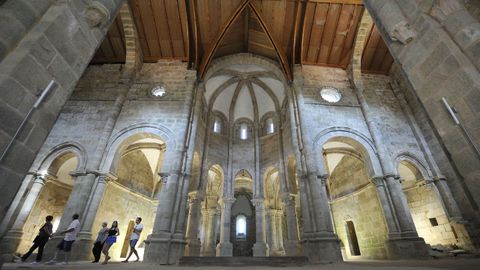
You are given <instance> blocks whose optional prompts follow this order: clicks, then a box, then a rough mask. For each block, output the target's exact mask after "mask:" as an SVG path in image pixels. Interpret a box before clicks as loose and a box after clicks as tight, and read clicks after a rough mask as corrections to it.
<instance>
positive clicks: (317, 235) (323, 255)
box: [304, 174, 342, 262]
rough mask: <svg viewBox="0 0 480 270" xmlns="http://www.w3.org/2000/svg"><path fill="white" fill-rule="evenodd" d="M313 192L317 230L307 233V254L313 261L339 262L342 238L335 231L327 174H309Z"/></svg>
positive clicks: (305, 245)
mask: <svg viewBox="0 0 480 270" xmlns="http://www.w3.org/2000/svg"><path fill="white" fill-rule="evenodd" d="M307 181H309V183H308V184H309V185H310V188H311V193H312V205H313V209H311V211H313V212H314V216H315V223H316V230H315V231H314V232H312V233H305V239H304V241H305V244H304V247H305V249H304V250H305V255H307V256H308V258H309V260H310V261H311V262H337V261H342V255H341V252H340V240H339V239H338V237H337V235H336V234H335V233H334V232H333V225H332V217H331V215H330V207H329V205H328V196H327V191H326V187H325V184H326V181H327V175H318V176H316V175H313V174H309V175H308V180H307Z"/></svg>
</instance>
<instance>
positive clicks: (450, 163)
mask: <svg viewBox="0 0 480 270" xmlns="http://www.w3.org/2000/svg"><path fill="white" fill-rule="evenodd" d="M391 76H392V79H393V80H395V82H396V83H398V85H399V87H400V88H401V89H402V90H403V93H404V94H405V98H406V101H407V103H408V106H409V108H410V109H411V111H412V113H413V116H414V118H415V121H416V122H417V123H418V126H419V128H420V130H421V132H422V134H423V136H424V138H425V140H426V142H427V144H428V147H429V148H430V150H431V152H432V155H433V158H434V160H435V162H436V164H437V165H438V167H439V170H440V173H441V174H442V175H443V176H444V177H445V178H446V179H447V183H448V186H449V187H450V189H451V190H452V194H453V196H454V198H455V200H456V201H457V203H458V204H459V206H460V210H461V212H462V215H463V217H464V218H465V219H466V220H469V221H470V222H469V223H467V224H466V226H467V228H468V229H469V231H470V234H471V237H472V240H473V241H477V242H478V237H479V234H480V229H479V228H480V219H479V218H480V217H479V212H478V208H476V207H475V205H476V202H475V199H474V198H473V196H474V193H473V192H472V191H471V190H470V189H469V186H468V185H467V183H466V179H465V177H464V174H463V173H462V172H461V171H460V168H458V167H457V165H456V163H455V162H454V160H453V157H452V156H451V155H450V153H449V151H448V148H447V147H446V145H445V144H444V143H443V140H442V137H441V136H440V134H439V133H438V131H436V130H435V128H434V126H433V122H432V119H430V116H429V115H428V113H427V111H426V110H425V107H424V105H423V104H422V103H421V101H420V100H419V98H418V97H417V94H415V91H414V90H413V88H412V85H411V84H410V83H409V82H408V79H407V78H406V77H405V75H404V74H403V73H402V71H401V70H400V69H399V66H397V65H394V66H393V67H392V74H391ZM475 238H477V240H474V239H475Z"/></svg>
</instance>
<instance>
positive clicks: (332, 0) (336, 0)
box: [308, 0, 363, 5]
mask: <svg viewBox="0 0 480 270" xmlns="http://www.w3.org/2000/svg"><path fill="white" fill-rule="evenodd" d="M308 2H314V3H325V4H346V5H362V4H363V0H308Z"/></svg>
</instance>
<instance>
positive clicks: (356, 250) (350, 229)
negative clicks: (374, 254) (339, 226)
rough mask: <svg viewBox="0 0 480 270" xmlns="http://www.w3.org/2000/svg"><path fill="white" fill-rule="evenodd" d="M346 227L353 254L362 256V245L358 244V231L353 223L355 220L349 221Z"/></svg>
mask: <svg viewBox="0 0 480 270" xmlns="http://www.w3.org/2000/svg"><path fill="white" fill-rule="evenodd" d="M346 229H347V236H348V243H349V244H350V253H351V255H352V256H360V247H359V246H358V240H357V233H356V231H355V225H354V224H353V221H347V224H346Z"/></svg>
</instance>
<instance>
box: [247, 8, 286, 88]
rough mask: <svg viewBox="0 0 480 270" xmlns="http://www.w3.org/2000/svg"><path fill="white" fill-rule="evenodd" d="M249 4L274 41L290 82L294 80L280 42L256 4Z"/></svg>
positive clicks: (276, 51)
mask: <svg viewBox="0 0 480 270" xmlns="http://www.w3.org/2000/svg"><path fill="white" fill-rule="evenodd" d="M248 6H249V7H250V9H251V10H252V11H253V13H254V14H255V16H257V19H258V21H259V22H260V26H261V27H262V29H263V31H264V32H265V33H266V34H267V36H268V39H269V40H270V42H271V43H272V45H273V48H274V49H275V53H276V54H277V57H278V59H279V60H280V65H281V66H282V69H283V72H284V73H285V76H286V77H287V80H288V81H289V82H291V81H293V76H292V71H291V69H290V65H289V63H288V60H287V56H286V54H285V52H284V51H283V49H282V47H281V46H280V44H279V43H278V42H277V41H276V40H275V38H274V37H273V35H272V33H271V32H270V30H269V28H268V26H267V25H266V23H265V21H264V20H263V18H262V16H261V15H260V12H259V11H258V10H257V8H256V7H255V5H253V4H251V3H250V4H248Z"/></svg>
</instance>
